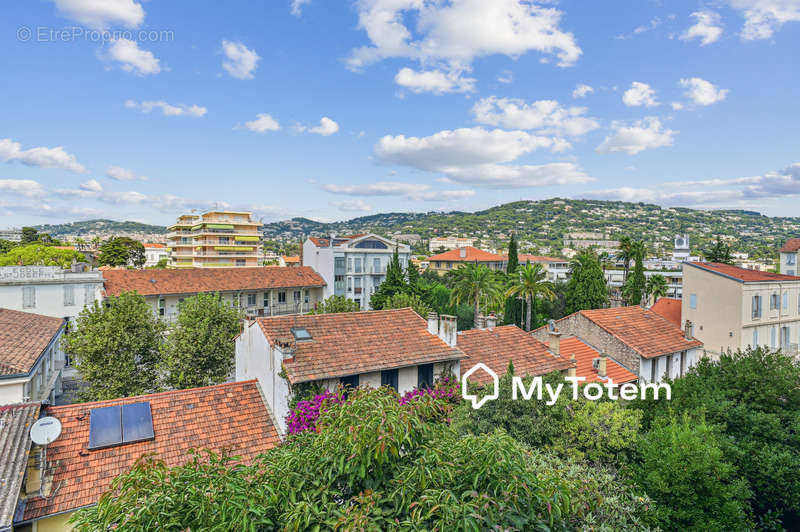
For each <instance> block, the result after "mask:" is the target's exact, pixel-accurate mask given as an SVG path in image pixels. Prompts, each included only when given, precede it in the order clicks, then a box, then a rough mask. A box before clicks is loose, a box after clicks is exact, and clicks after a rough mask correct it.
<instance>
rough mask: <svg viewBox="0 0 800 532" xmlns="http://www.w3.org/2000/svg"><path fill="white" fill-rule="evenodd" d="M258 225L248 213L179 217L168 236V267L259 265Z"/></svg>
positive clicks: (259, 240) (215, 213) (210, 213)
mask: <svg viewBox="0 0 800 532" xmlns="http://www.w3.org/2000/svg"><path fill="white" fill-rule="evenodd" d="M261 226H262V224H261V222H259V221H257V220H255V219H253V213H250V212H232V211H210V212H206V213H203V214H199V215H195V214H185V215H183V216H180V217H179V218H178V220H177V222H175V224H173V225H172V226H170V227H169V233H168V234H167V249H168V250H169V266H170V267H172V268H230V267H255V266H260V265H261V260H262V256H261V255H262V248H261Z"/></svg>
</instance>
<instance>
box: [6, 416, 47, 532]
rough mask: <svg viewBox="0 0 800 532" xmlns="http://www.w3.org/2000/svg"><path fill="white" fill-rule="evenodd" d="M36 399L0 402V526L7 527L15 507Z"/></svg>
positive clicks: (28, 449) (33, 421)
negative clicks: (22, 401) (7, 402)
mask: <svg viewBox="0 0 800 532" xmlns="http://www.w3.org/2000/svg"><path fill="white" fill-rule="evenodd" d="M39 408H40V405H39V403H29V404H22V405H9V406H0V456H2V457H3V459H2V460H0V530H6V529H9V528H10V527H11V524H12V521H13V519H14V512H15V510H16V508H17V500H18V498H19V493H20V489H21V487H22V480H23V477H24V476H25V467H26V465H27V463H28V453H29V451H30V448H31V445H30V444H31V440H30V437H29V436H28V434H29V432H30V430H31V426H33V424H34V423H35V422H36V420H37V419H39Z"/></svg>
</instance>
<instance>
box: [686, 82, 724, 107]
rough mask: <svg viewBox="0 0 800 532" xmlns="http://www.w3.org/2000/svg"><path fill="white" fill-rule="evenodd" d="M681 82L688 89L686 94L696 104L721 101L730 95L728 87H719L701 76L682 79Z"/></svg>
mask: <svg viewBox="0 0 800 532" xmlns="http://www.w3.org/2000/svg"><path fill="white" fill-rule="evenodd" d="M679 84H680V86H681V87H683V88H685V89H686V92H684V94H685V95H686V97H687V98H689V99H690V100H692V102H693V103H694V104H695V105H711V104H714V103H717V102H721V101H722V100H724V99H725V97H726V96H727V95H728V89H719V88H717V87H716V86H715V85H714V84H713V83H711V82H710V81H706V80H704V79H701V78H688V79H682V80H680V82H679Z"/></svg>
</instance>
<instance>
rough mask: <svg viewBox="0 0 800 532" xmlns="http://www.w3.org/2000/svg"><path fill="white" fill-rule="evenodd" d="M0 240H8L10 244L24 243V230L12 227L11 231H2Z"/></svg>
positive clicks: (0, 230) (0, 231)
mask: <svg viewBox="0 0 800 532" xmlns="http://www.w3.org/2000/svg"><path fill="white" fill-rule="evenodd" d="M0 240H8V241H9V242H21V241H22V229H20V228H18V227H12V228H10V229H0Z"/></svg>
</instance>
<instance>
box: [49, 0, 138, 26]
mask: <svg viewBox="0 0 800 532" xmlns="http://www.w3.org/2000/svg"><path fill="white" fill-rule="evenodd" d="M53 3H54V4H55V5H56V9H57V10H58V12H59V13H60V14H61V15H63V16H64V17H66V18H68V19H71V20H74V21H76V22H79V23H81V24H83V25H85V26H89V27H90V28H94V29H104V28H107V27H109V26H111V25H115V24H120V25H122V26H125V27H126V28H136V27H139V25H140V24H141V23H142V22H143V21H144V15H145V13H144V9H142V5H141V4H139V3H137V2H135V1H134V0H53Z"/></svg>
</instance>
